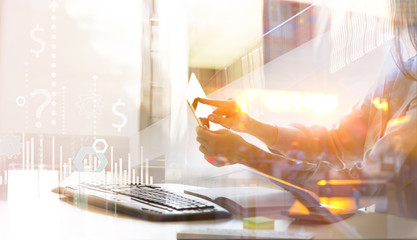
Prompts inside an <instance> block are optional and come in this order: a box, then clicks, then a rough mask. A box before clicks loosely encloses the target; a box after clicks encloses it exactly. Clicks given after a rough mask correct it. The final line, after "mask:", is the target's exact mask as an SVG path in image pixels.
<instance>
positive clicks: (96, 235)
mask: <svg viewBox="0 0 417 240" xmlns="http://www.w3.org/2000/svg"><path fill="white" fill-rule="evenodd" d="M0 212H1V213H2V214H1V215H0V226H1V227H0V228H1V231H0V236H1V238H2V239H33V238H34V237H35V239H36V238H42V239H176V233H177V232H178V231H180V230H182V229H188V228H208V227H210V228H237V229H239V228H242V222H241V221H240V220H239V219H230V220H218V221H194V222H169V223H160V222H149V221H144V220H140V219H136V218H132V217H128V216H124V215H119V216H115V215H114V214H113V213H109V212H106V211H105V210H103V209H99V208H95V207H92V206H74V205H72V203H71V202H68V201H67V200H65V199H61V200H60V199H59V198H58V196H57V195H54V194H52V193H51V194H49V195H47V196H43V197H41V198H38V199H36V200H32V201H23V200H22V201H21V202H18V201H14V202H10V201H9V202H6V201H3V202H0ZM286 229H293V230H299V231H303V230H304V231H311V232H314V233H315V238H353V237H355V236H361V237H363V238H394V239H395V238H416V237H417V221H414V220H409V219H401V218H398V217H395V216H390V215H384V214H376V213H361V214H356V215H355V216H353V217H351V218H349V219H347V220H346V221H344V222H340V223H336V224H331V225H315V226H307V225H298V224H292V223H291V220H285V219H281V220H276V221H275V230H277V231H284V230H286Z"/></svg>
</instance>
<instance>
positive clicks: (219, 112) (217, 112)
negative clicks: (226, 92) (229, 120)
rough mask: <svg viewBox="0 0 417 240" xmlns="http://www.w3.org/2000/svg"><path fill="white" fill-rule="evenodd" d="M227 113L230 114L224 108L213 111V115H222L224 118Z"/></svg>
mask: <svg viewBox="0 0 417 240" xmlns="http://www.w3.org/2000/svg"><path fill="white" fill-rule="evenodd" d="M226 113H229V111H225V109H224V108H217V109H216V110H214V111H213V114H216V115H220V116H223V115H225V114H226Z"/></svg>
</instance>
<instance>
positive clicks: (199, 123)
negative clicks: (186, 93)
mask: <svg viewBox="0 0 417 240" xmlns="http://www.w3.org/2000/svg"><path fill="white" fill-rule="evenodd" d="M186 101H187V104H188V107H189V108H190V109H191V112H192V113H193V115H194V117H195V120H197V123H198V125H199V126H200V127H202V126H203V124H202V123H201V120H200V118H198V117H197V115H196V114H195V109H194V107H193V106H192V105H191V104H190V102H189V101H188V99H186Z"/></svg>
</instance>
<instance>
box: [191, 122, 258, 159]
mask: <svg viewBox="0 0 417 240" xmlns="http://www.w3.org/2000/svg"><path fill="white" fill-rule="evenodd" d="M196 132H197V141H198V142H199V143H200V148H199V149H200V151H201V152H202V153H203V154H204V158H205V159H207V161H209V162H210V163H211V164H213V165H215V166H218V167H220V166H224V165H230V164H234V163H242V164H246V162H247V156H248V152H249V151H250V150H251V146H252V145H251V144H249V143H248V142H246V141H245V140H244V139H243V138H242V137H241V136H239V135H238V134H236V133H233V132H231V131H230V130H228V129H221V130H217V131H211V130H209V129H208V128H207V127H197V128H196Z"/></svg>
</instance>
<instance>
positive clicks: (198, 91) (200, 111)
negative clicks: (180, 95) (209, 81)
mask: <svg viewBox="0 0 417 240" xmlns="http://www.w3.org/2000/svg"><path fill="white" fill-rule="evenodd" d="M186 90H187V91H186V95H185V96H186V97H185V99H186V101H187V104H188V107H189V108H190V110H191V112H192V113H193V115H194V117H195V119H196V121H197V123H198V125H199V126H201V127H202V126H204V125H205V124H204V122H202V121H201V119H200V118H207V117H208V116H209V115H210V114H211V113H212V112H213V108H212V107H211V106H209V105H206V104H198V108H197V104H195V105H193V103H194V101H195V99H196V98H207V96H206V94H205V93H204V90H203V88H202V87H201V84H200V82H199V81H198V79H197V77H196V76H195V74H194V73H192V74H191V77H190V81H189V82H188V86H187V89H186ZM210 125H211V124H210Z"/></svg>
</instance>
